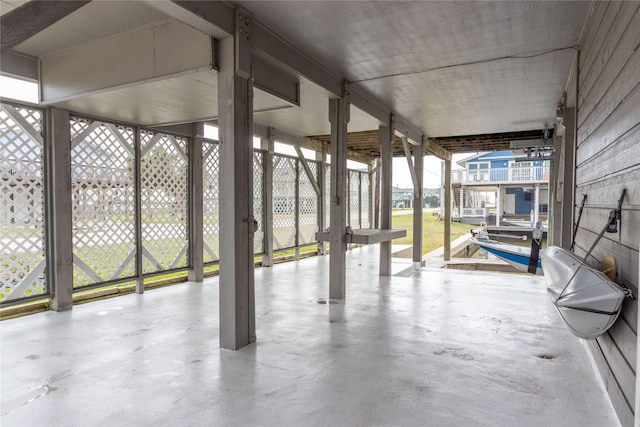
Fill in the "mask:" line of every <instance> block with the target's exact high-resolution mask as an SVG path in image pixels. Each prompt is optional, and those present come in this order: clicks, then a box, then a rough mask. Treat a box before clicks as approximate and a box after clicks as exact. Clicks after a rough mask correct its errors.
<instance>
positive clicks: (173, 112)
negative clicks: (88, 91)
mask: <svg viewBox="0 0 640 427" xmlns="http://www.w3.org/2000/svg"><path fill="white" fill-rule="evenodd" d="M54 105H56V106H58V107H61V108H66V109H69V110H71V111H73V112H76V113H81V114H85V115H90V116H96V117H101V118H105V119H111V120H114V121H121V122H126V123H133V124H140V125H144V126H152V125H156V126H159V125H167V124H175V123H190V122H196V121H201V120H211V119H214V118H216V117H217V115H218V89H217V74H216V73H215V72H213V71H206V72H200V73H196V74H190V75H188V76H181V77H176V78H171V79H165V80H161V81H156V82H151V83H145V84H140V85H137V86H132V87H127V88H122V89H118V90H114V91H110V92H105V93H100V94H94V95H90V96H85V97H82V98H78V99H73V100H69V101H64V102H60V103H56V104H54ZM287 108H291V106H290V104H288V103H286V102H285V101H282V100H280V99H278V98H276V97H275V96H273V95H270V94H268V93H266V92H263V91H261V90H259V89H255V90H254V110H255V111H256V112H259V111H268V110H281V109H287Z"/></svg>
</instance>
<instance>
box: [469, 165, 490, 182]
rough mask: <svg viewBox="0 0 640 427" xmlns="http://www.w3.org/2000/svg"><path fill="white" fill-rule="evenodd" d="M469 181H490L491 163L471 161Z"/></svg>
mask: <svg viewBox="0 0 640 427" xmlns="http://www.w3.org/2000/svg"><path fill="white" fill-rule="evenodd" d="M469 181H474V182H481V181H489V163H488V162H483V163H469Z"/></svg>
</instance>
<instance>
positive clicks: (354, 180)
mask: <svg viewBox="0 0 640 427" xmlns="http://www.w3.org/2000/svg"><path fill="white" fill-rule="evenodd" d="M348 222H349V226H350V227H351V228H360V173H359V172H357V171H352V170H350V171H349V217H348Z"/></svg>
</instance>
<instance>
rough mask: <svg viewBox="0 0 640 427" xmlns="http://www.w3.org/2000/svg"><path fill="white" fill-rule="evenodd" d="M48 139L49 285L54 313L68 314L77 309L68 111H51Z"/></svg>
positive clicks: (54, 109) (48, 123)
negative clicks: (74, 300)
mask: <svg viewBox="0 0 640 427" xmlns="http://www.w3.org/2000/svg"><path fill="white" fill-rule="evenodd" d="M47 135H48V138H47V139H48V140H47V145H46V152H47V157H48V159H49V162H48V164H49V168H48V171H47V172H48V176H47V180H46V193H45V194H46V195H47V196H48V197H47V199H46V210H47V212H46V214H47V216H46V218H47V227H46V231H47V239H46V244H47V281H48V282H49V287H50V289H51V291H52V293H53V300H52V308H53V310H55V311H64V310H71V309H72V308H73V237H72V219H71V131H70V124H69V111H68V110H62V109H59V108H51V109H50V110H49V120H47Z"/></svg>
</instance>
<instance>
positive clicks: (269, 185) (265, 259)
mask: <svg viewBox="0 0 640 427" xmlns="http://www.w3.org/2000/svg"><path fill="white" fill-rule="evenodd" d="M274 143H275V136H274V132H273V128H272V127H269V129H268V137H267V138H262V139H261V140H260V146H261V148H262V149H263V150H264V155H263V156H264V157H263V158H262V159H263V166H264V169H263V172H262V173H263V175H262V176H263V182H264V186H263V190H264V194H263V200H264V209H263V215H264V222H263V224H262V231H263V233H264V254H263V255H262V266H263V267H272V266H273V147H274Z"/></svg>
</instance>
